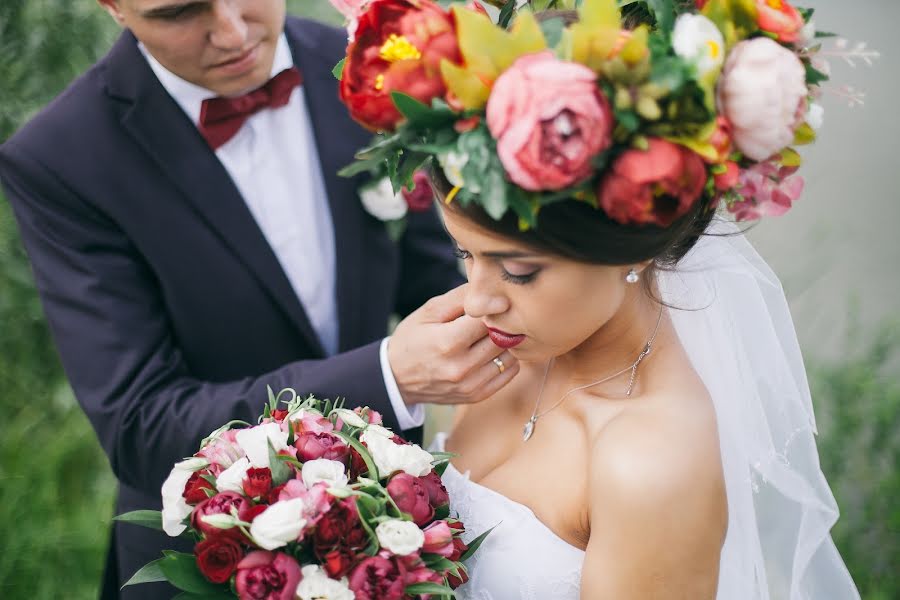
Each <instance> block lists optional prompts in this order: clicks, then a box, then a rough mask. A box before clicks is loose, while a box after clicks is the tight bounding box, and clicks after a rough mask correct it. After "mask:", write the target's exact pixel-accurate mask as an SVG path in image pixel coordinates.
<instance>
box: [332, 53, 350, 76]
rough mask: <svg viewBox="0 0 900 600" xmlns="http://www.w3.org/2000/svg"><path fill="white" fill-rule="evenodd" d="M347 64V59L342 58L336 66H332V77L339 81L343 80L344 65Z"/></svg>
mask: <svg viewBox="0 0 900 600" xmlns="http://www.w3.org/2000/svg"><path fill="white" fill-rule="evenodd" d="M346 62H347V57H344V58H342V59H341V60H340V61H339V62H338V64H336V65H334V69H332V70H331V74H332V75H334V78H335V79H337V80H338V81H340V80H341V79H343V78H344V64H346Z"/></svg>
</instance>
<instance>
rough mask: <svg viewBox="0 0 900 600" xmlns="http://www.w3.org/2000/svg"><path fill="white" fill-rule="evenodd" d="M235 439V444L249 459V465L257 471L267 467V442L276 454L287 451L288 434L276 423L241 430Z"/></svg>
mask: <svg viewBox="0 0 900 600" xmlns="http://www.w3.org/2000/svg"><path fill="white" fill-rule="evenodd" d="M236 437H237V443H238V444H239V445H240V447H241V449H242V450H243V451H244V453H245V454H246V455H247V458H249V459H250V465H251V466H253V467H256V468H257V469H262V468H263V467H268V466H269V445H268V443H267V440H271V441H272V447H273V448H274V449H275V452H276V453H277V452H278V451H279V450H285V449H287V439H288V434H287V432H286V431H282V430H281V425H279V424H278V423H266V424H265V425H257V426H256V427H251V428H249V429H241V430H240V431H238V432H237V436H236Z"/></svg>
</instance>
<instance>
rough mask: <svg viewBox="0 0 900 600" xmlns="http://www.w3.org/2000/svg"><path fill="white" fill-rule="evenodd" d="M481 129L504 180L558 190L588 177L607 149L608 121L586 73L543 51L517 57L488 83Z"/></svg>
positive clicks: (599, 94) (603, 100) (600, 96)
mask: <svg viewBox="0 0 900 600" xmlns="http://www.w3.org/2000/svg"><path fill="white" fill-rule="evenodd" d="M487 124H488V128H489V129H490V130H491V134H492V135H493V136H494V138H495V139H496V140H497V153H498V155H499V156H500V161H501V162H502V163H503V167H504V168H505V169H506V173H507V175H508V176H509V178H510V179H511V180H512V181H513V182H514V183H516V184H517V185H519V186H521V187H522V188H525V189H526V190H532V191H539V190H561V189H563V188H566V187H569V186H570V185H573V184H575V183H578V182H579V181H582V180H584V179H585V178H587V177H589V176H590V174H591V172H592V170H593V166H592V164H591V160H592V159H593V158H594V157H595V156H596V155H597V154H599V153H600V152H602V151H604V150H606V149H607V148H609V147H610V145H611V144H612V130H613V126H614V123H613V116H612V110H611V109H610V106H609V102H607V100H606V98H605V97H604V96H603V93H602V92H601V91H600V89H599V88H598V87H597V76H596V75H595V74H594V72H593V71H591V70H590V69H589V68H587V67H585V66H584V65H579V64H576V63H571V62H565V61H562V60H559V59H558V58H556V57H555V56H554V55H553V53H552V52H550V51H545V52H539V53H537V54H528V55H525V56H522V57H520V58H518V59H517V60H516V61H515V62H514V63H513V64H512V66H511V67H510V68H509V69H507V70H506V71H504V72H503V73H502V74H501V75H500V77H499V78H497V81H496V82H495V84H494V88H493V90H492V91H491V96H490V98H489V99H488V104H487Z"/></svg>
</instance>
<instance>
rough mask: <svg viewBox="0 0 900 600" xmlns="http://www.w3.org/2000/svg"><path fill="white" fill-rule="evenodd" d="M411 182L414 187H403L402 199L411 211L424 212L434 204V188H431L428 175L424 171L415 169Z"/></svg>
mask: <svg viewBox="0 0 900 600" xmlns="http://www.w3.org/2000/svg"><path fill="white" fill-rule="evenodd" d="M413 183H415V187H414V188H413V189H412V190H410V189H409V188H408V187H406V186H404V187H403V190H402V193H403V199H404V200H406V205H407V206H408V207H409V210H410V211H411V212H425V211H426V210H428V209H430V208H431V207H432V205H434V190H433V189H431V183H430V182H429V181H428V175H427V174H426V173H425V172H424V171H416V173H415V175H413Z"/></svg>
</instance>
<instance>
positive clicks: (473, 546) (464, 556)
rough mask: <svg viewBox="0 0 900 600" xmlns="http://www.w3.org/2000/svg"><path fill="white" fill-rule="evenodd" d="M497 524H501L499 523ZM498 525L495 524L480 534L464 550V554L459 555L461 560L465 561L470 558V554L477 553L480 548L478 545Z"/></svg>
mask: <svg viewBox="0 0 900 600" xmlns="http://www.w3.org/2000/svg"><path fill="white" fill-rule="evenodd" d="M497 525H499V523H498V524H497ZM497 525H494V526H493V527H491V528H490V529H488V530H487V531H485V532H484V533H482V534H481V535H479V536H478V537H477V538H475V539H474V540H472V543H471V544H469V548H468V549H467V550H466V551H465V552H463V554H462V556H460V557H459V561H460V562H463V561H465V560H468V559H469V557H470V556H472V555H473V554H475V551H476V550H478V547H479V546H481V544H482V542H484V539H485V538H486V537H487V536H488V534H490V533H491V532H492V531H493V530H494V529H496V528H497Z"/></svg>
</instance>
